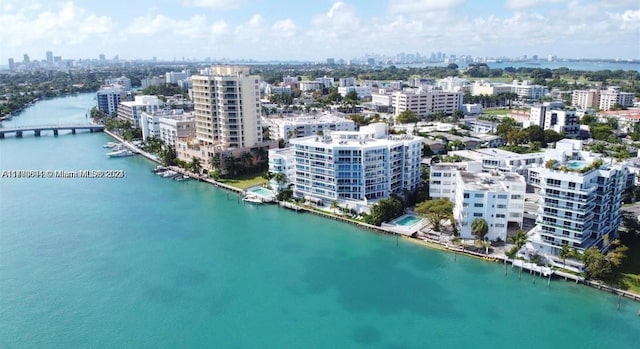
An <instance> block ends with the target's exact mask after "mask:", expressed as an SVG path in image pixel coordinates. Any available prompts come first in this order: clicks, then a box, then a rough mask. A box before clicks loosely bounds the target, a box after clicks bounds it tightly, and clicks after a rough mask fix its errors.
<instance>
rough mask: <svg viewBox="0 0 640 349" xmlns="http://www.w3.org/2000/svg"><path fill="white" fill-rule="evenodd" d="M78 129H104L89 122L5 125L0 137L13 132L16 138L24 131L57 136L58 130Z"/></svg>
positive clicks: (72, 131) (96, 130) (36, 134)
mask: <svg viewBox="0 0 640 349" xmlns="http://www.w3.org/2000/svg"><path fill="white" fill-rule="evenodd" d="M78 130H88V131H89V132H91V133H93V132H102V131H104V125H91V124H77V125H73V124H72V125H36V126H20V127H6V128H0V139H3V138H4V136H5V135H6V134H12V133H13V134H15V136H16V138H22V135H23V134H24V133H25V132H33V135H34V136H36V137H40V135H41V134H42V131H53V135H54V136H57V135H58V132H59V131H71V134H76V131H78Z"/></svg>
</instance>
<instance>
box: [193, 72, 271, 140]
mask: <svg viewBox="0 0 640 349" xmlns="http://www.w3.org/2000/svg"><path fill="white" fill-rule="evenodd" d="M203 73H205V74H206V75H194V76H192V80H193V102H194V110H195V120H196V137H197V139H198V141H199V142H200V143H201V144H202V145H211V146H219V147H220V148H221V149H229V148H245V147H253V146H256V145H257V144H258V143H260V142H262V127H261V124H260V118H259V115H260V94H259V89H258V84H259V83H260V77H259V76H257V75H249V68H248V67H238V66H213V67H211V69H207V70H205V71H203Z"/></svg>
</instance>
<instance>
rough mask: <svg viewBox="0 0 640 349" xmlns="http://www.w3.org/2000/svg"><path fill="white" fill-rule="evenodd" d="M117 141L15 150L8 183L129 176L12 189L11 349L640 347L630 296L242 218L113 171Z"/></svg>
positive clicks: (197, 190)
mask: <svg viewBox="0 0 640 349" xmlns="http://www.w3.org/2000/svg"><path fill="white" fill-rule="evenodd" d="M67 101H68V102H69V103H76V102H82V103H92V99H91V98H89V96H86V95H82V96H78V97H75V98H72V99H67ZM58 102H59V101H45V102H42V103H39V104H37V105H36V106H35V107H33V108H31V109H30V110H27V111H26V112H25V113H24V114H23V115H22V116H21V118H23V119H22V120H20V122H25V123H27V122H29V119H31V118H33V120H35V121H34V123H41V122H40V120H39V119H40V118H41V117H42V118H44V117H45V115H42V116H40V113H43V114H47V116H46V117H51V118H55V115H56V114H57V113H58V111H57V107H55V106H54V105H57V106H61V105H62V104H57V103H58ZM82 103H80V104H82ZM63 104H64V103H63ZM89 106H90V105H87V108H88V107H89ZM62 108H64V107H62ZM64 109H65V113H71V112H70V111H69V110H67V109H66V108H64ZM82 109H83V108H78V111H77V112H81V113H84V111H82ZM69 117H71V118H73V117H77V116H73V115H69ZM82 117H84V116H82ZM60 118H62V116H60ZM108 141H110V139H109V138H108V137H107V136H106V135H104V134H89V133H82V134H77V135H65V136H60V137H57V138H53V137H40V138H35V137H29V136H25V138H22V139H14V138H7V139H4V140H0V171H2V170H19V169H38V170H40V169H42V170H48V169H60V170H71V169H119V170H124V171H126V174H127V176H126V178H124V179H55V178H51V179H10V178H0V348H3V349H4V348H326V347H327V346H332V347H336V348H361V347H367V348H369V347H371V348H425V347H433V348H442V347H449V348H467V347H476V348H488V347H490V348H513V347H517V348H551V347H556V348H635V347H637V343H638V341H639V340H640V317H639V316H638V315H637V314H638V311H639V310H640V303H637V302H632V301H629V300H622V304H621V309H620V310H619V311H618V310H616V304H617V297H615V296H612V295H610V294H607V293H603V292H599V291H596V290H593V289H590V288H587V287H583V286H580V285H576V284H573V283H568V282H564V281H553V282H552V283H551V287H550V288H547V284H546V280H545V279H540V278H536V279H535V283H534V282H532V278H531V276H530V275H529V274H523V275H522V278H521V280H519V279H518V274H517V272H516V271H515V270H513V269H511V268H509V269H508V275H507V276H505V275H504V267H503V266H502V265H497V264H491V263H487V262H482V261H478V260H475V259H471V258H465V257H461V256H458V257H457V260H455V261H454V258H453V256H452V255H450V254H445V253H442V252H439V251H433V250H429V249H426V248H424V247H423V246H420V245H417V244H415V243H413V242H411V241H408V240H402V239H401V240H400V241H398V242H397V240H396V238H395V237H391V236H386V235H379V234H375V233H372V232H369V231H365V230H361V229H358V228H356V227H353V226H351V225H347V224H343V223H339V222H336V221H333V220H327V219H322V218H320V217H317V216H314V215H310V214H305V213H295V212H291V211H289V210H284V209H280V208H278V207H277V206H273V205H260V206H256V205H243V203H242V201H241V200H239V197H238V196H236V195H234V194H231V193H228V192H226V191H222V190H219V189H216V188H213V187H211V186H209V185H205V184H203V183H201V182H198V181H188V182H182V183H178V182H175V181H167V180H165V179H163V178H160V177H158V176H155V175H154V174H153V173H152V172H151V170H152V169H153V168H154V167H155V164H151V163H150V162H148V161H146V160H144V159H142V158H140V157H138V156H135V157H128V158H118V159H108V158H106V157H105V156H104V152H105V150H104V148H102V145H103V144H105V143H107V142H108Z"/></svg>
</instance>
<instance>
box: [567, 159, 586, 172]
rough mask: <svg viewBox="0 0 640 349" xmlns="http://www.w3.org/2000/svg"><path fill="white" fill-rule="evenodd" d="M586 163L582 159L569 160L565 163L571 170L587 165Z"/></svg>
mask: <svg viewBox="0 0 640 349" xmlns="http://www.w3.org/2000/svg"><path fill="white" fill-rule="evenodd" d="M587 165H588V164H587V163H586V162H584V161H569V162H568V163H567V167H568V168H570V169H572V170H578V169H581V168H583V167H585V166H587Z"/></svg>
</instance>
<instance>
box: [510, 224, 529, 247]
mask: <svg viewBox="0 0 640 349" xmlns="http://www.w3.org/2000/svg"><path fill="white" fill-rule="evenodd" d="M527 239H528V236H527V232H525V231H524V230H522V229H518V230H516V233H515V235H513V236H512V237H510V238H509V240H510V241H511V242H513V243H514V244H515V245H516V247H517V248H518V250H519V249H520V248H521V247H522V246H524V244H526V243H527Z"/></svg>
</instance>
